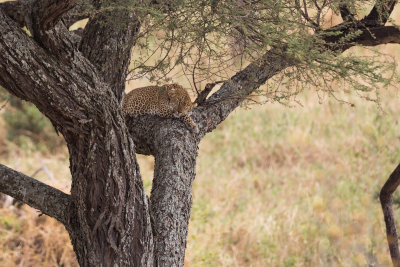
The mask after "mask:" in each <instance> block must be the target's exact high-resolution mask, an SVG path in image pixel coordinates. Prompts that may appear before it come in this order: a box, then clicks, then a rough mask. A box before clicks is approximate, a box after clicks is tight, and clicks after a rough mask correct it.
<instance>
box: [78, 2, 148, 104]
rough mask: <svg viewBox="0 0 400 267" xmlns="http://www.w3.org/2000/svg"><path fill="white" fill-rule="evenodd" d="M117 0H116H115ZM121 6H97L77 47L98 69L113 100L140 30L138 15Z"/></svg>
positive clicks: (119, 94) (121, 89)
mask: <svg viewBox="0 0 400 267" xmlns="http://www.w3.org/2000/svg"><path fill="white" fill-rule="evenodd" d="M117 2H118V1H117ZM117 4H119V5H121V6H115V5H116V4H115V5H114V6H105V7H100V8H99V10H98V12H97V13H96V15H95V16H94V17H93V18H92V19H90V20H89V22H88V24H87V25H86V27H85V30H84V33H83V38H82V42H81V46H80V50H81V51H82V53H83V55H84V56H85V57H86V58H88V59H89V60H90V61H91V62H92V63H93V64H94V65H95V66H96V67H97V69H98V71H99V73H100V74H101V75H102V77H104V81H107V82H108V83H109V84H110V86H111V88H112V89H113V92H114V94H115V96H116V97H117V99H118V100H119V101H121V100H122V96H123V94H124V91H125V82H126V77H127V74H128V66H129V62H130V57H131V51H132V47H133V46H134V45H135V42H136V37H137V34H138V33H139V29H140V20H139V18H138V17H137V16H136V15H135V14H134V13H133V12H132V11H130V10H129V1H128V4H127V3H125V2H124V3H119V2H118V3H117Z"/></svg>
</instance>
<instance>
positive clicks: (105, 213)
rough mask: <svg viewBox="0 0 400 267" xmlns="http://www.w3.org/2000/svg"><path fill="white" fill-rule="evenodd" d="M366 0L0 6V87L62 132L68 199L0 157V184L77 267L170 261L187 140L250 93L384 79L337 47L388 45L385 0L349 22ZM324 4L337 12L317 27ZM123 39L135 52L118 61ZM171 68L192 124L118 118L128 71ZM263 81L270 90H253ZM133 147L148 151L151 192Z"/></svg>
mask: <svg viewBox="0 0 400 267" xmlns="http://www.w3.org/2000/svg"><path fill="white" fill-rule="evenodd" d="M366 2H367V1H359V2H358V1H343V0H340V1H326V0H321V1H315V0H313V1H296V0H294V1H269V0H264V1H244V0H243V1H239V0H226V1H224V0H220V1H218V0H216V1H215V0H214V1H202V0H201V1H157V0H152V1H145V0H142V1H124V0H121V1H111V2H110V1H86V2H78V3H76V1H74V0H57V1H50V0H26V1H13V2H3V3H1V4H0V37H1V38H0V85H1V86H3V87H4V88H5V89H6V90H8V91H9V92H10V93H11V94H13V95H15V96H17V97H19V98H21V99H23V100H26V101H30V102H32V103H33V104H35V105H36V107H37V108H38V109H39V110H40V111H41V112H42V113H43V114H44V115H46V116H47V117H48V118H49V119H50V121H51V122H52V124H53V125H54V127H55V129H56V130H57V131H58V132H59V133H61V134H62V136H63V137H64V139H65V141H66V143H67V146H68V150H69V156H70V170H71V175H72V186H71V193H70V194H69V195H68V194H65V193H63V192H61V191H59V190H57V189H55V188H52V187H50V186H48V185H45V184H43V183H41V182H39V181H37V180H35V179H33V178H30V177H28V176H26V175H24V174H22V173H19V172H17V171H15V170H12V169H10V168H8V167H6V166H4V165H0V192H2V193H6V194H8V195H10V196H12V197H14V198H16V199H18V200H19V201H22V202H24V203H26V204H28V205H30V206H31V207H33V208H36V209H38V210H40V211H41V212H42V213H44V214H46V215H48V216H51V217H53V218H55V219H57V220H58V221H60V222H61V223H62V224H63V225H64V226H65V228H66V230H67V231H68V233H69V235H70V238H71V242H72V244H73V247H74V250H75V252H76V255H77V259H78V261H79V264H80V265H81V266H182V265H183V260H184V254H185V247H186V237H187V232H188V222H189V216H190V210H191V204H192V194H191V193H192V189H191V188H192V182H193V180H194V178H195V166H196V157H197V151H198V144H199V142H200V141H201V139H202V138H203V137H204V136H205V135H206V134H207V133H208V132H211V131H212V130H213V129H215V128H216V127H217V125H218V124H220V123H221V122H222V121H224V120H225V119H226V118H227V116H229V114H230V113H231V112H232V111H233V110H235V109H236V108H237V107H238V106H240V105H241V104H242V103H243V102H244V101H245V100H246V99H248V98H249V96H250V95H252V94H254V93H259V94H265V95H267V96H268V97H269V99H270V100H276V101H281V100H282V99H290V97H291V96H293V95H296V94H297V93H298V92H299V91H301V90H302V89H304V87H302V85H304V83H300V85H298V84H297V82H299V81H300V82H307V83H306V84H310V83H311V84H313V85H315V86H319V87H320V90H325V91H326V92H327V93H328V94H330V95H334V93H335V88H333V87H330V84H332V82H333V81H334V82H335V83H336V85H337V84H341V82H346V83H345V84H347V85H351V86H353V88H355V90H360V91H366V90H369V89H371V88H372V87H374V86H375V85H378V84H387V83H388V82H389V81H388V80H387V79H386V78H385V70H386V69H387V68H386V67H387V66H388V65H386V64H381V63H379V64H377V63H376V61H375V58H372V59H371V60H368V59H365V58H359V57H356V56H354V55H351V54H346V55H343V54H342V52H344V51H345V50H347V49H349V48H350V47H352V46H356V45H362V46H376V45H379V44H386V43H400V31H399V30H398V29H397V27H395V26H386V25H385V24H386V23H387V21H388V19H389V16H390V14H391V12H392V11H393V8H394V6H395V4H396V2H397V1H388V0H386V1H385V0H382V1H375V2H374V3H372V6H371V7H372V9H371V7H370V12H369V13H368V14H367V15H366V16H364V17H360V15H359V14H358V13H359V12H357V11H359V10H361V9H367V8H368V7H365V6H364V5H365V4H366ZM367 4H368V3H367ZM329 11H333V12H336V13H337V14H340V16H341V17H342V20H343V21H342V22H341V23H339V24H337V25H330V26H329V25H328V24H326V22H325V19H326V17H327V16H328V15H327V12H329ZM82 18H89V21H88V23H87V25H86V26H85V28H84V30H81V31H70V30H69V26H70V25H72V24H73V23H74V22H76V21H77V20H79V19H82ZM24 27H26V28H25V31H24V30H23V29H22V28H24ZM27 32H28V33H29V34H27ZM155 33H157V34H155ZM150 36H152V37H153V38H159V40H161V41H160V42H159V46H158V48H157V49H160V51H164V52H161V54H162V53H164V54H163V56H162V57H161V56H160V58H161V59H157V60H155V61H154V62H153V63H154V64H153V65H150V64H147V63H146V62H148V61H147V59H146V57H147V56H148V55H149V54H154V53H153V52H154V50H156V49H153V50H152V48H151V46H150V45H149V44H150V42H149V37H150ZM135 44H136V45H137V47H138V49H139V50H140V51H141V53H138V55H141V56H137V58H133V59H131V51H132V48H133V47H134V46H135ZM228 48H229V49H228ZM143 51H144V53H142V52H143ZM152 51H153V52H152ZM237 62H239V63H237ZM243 64H247V66H246V67H242V65H243ZM232 66H233V67H232ZM227 67H232V68H231V70H229V71H226V68H227ZM176 68H181V69H182V70H183V71H184V72H186V71H190V74H191V76H192V78H193V81H192V82H193V87H194V88H195V89H196V92H197V93H198V98H197V100H196V102H197V104H198V105H197V107H196V108H194V109H193V110H192V113H191V116H192V118H193V120H194V121H195V122H196V124H197V125H198V129H199V131H198V132H193V131H190V129H188V128H187V126H186V125H185V124H184V123H183V122H181V121H180V120H176V119H162V118H159V117H157V116H151V115H145V116H141V117H138V118H123V117H122V113H121V105H120V103H121V100H122V98H123V94H124V89H125V82H126V80H127V78H128V75H130V76H129V77H133V78H134V77H136V76H140V75H149V77H150V78H152V79H160V78H168V73H170V72H171V71H172V70H173V69H176ZM232 71H235V72H236V73H234V75H232V76H229V75H231V74H230V73H232ZM282 73H283V74H284V75H280V76H279V74H282ZM322 73H323V74H324V75H321V74H322ZM277 75H278V76H277ZM221 77H223V78H221ZM274 77H279V79H278V80H275V83H274V86H275V87H274V88H275V89H274V90H272V91H267V92H265V91H264V92H260V91H258V89H259V87H260V86H261V85H264V84H265V83H266V82H267V81H271V80H272V78H274ZM206 79H207V80H211V81H212V82H211V83H209V84H207V86H205V89H204V90H200V89H198V87H199V84H201V83H200V81H203V80H206ZM221 79H222V80H223V82H222V86H221V87H220V88H219V89H218V90H217V91H216V92H215V93H213V94H212V95H211V96H210V97H208V98H207V96H208V94H209V93H210V91H211V89H212V88H213V85H215V83H217V82H218V80H221ZM291 82H294V84H293V83H291ZM281 83H285V84H287V85H293V86H291V87H290V86H286V87H284V88H286V89H284V90H282V89H279V88H282V87H279V86H278V85H279V84H281ZM135 153H141V154H146V155H153V156H154V157H155V167H154V178H153V185H152V190H151V196H150V198H148V197H147V196H146V194H145V191H144V188H143V183H142V179H141V176H140V171H139V167H138V163H137V160H136V156H135ZM392 255H394V254H392ZM393 257H394V262H395V264H396V261H395V260H396V255H395V256H393Z"/></svg>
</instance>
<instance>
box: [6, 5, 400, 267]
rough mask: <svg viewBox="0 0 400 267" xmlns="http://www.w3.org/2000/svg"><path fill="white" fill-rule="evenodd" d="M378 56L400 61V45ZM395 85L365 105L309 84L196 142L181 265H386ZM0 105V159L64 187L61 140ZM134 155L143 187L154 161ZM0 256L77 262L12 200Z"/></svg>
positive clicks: (45, 225) (25, 108) (347, 93)
mask: <svg viewBox="0 0 400 267" xmlns="http://www.w3.org/2000/svg"><path fill="white" fill-rule="evenodd" d="M394 13H396V12H394ZM333 23H334V22H333ZM378 49H379V51H380V52H382V53H386V54H388V55H391V56H393V57H394V58H395V62H398V61H399V59H400V57H399V55H400V47H399V46H396V45H385V46H380V47H379V48H378ZM135 53H139V52H138V51H136V52H135ZM347 53H358V54H365V55H367V54H368V53H369V50H363V49H360V48H352V49H351V50H350V51H348V52H347ZM135 55H137V54H135ZM133 67H134V66H132V68H133ZM172 74H174V75H176V73H173V72H172ZM150 78H151V77H150ZM173 80H174V82H178V83H181V84H183V85H184V86H186V87H188V88H189V87H191V86H192V85H191V82H190V78H188V77H187V76H185V75H177V76H175V77H173ZM205 82H206V81H203V83H205ZM148 84H150V82H149V80H148V79H146V77H143V78H142V79H140V80H135V81H130V82H128V83H127V91H129V90H131V89H133V88H136V87H140V86H144V85H148ZM203 85H204V84H203ZM310 86H311V85H310ZM331 86H333V87H335V86H336V87H340V85H338V84H332V85H331ZM269 88H270V87H268V86H264V87H263V88H262V90H263V91H264V92H268V90H269ZM397 88H398V84H397V83H395V84H394V86H392V87H390V88H376V93H377V95H378V96H379V101H378V102H374V101H372V102H371V101H366V100H365V99H363V98H360V95H358V94H355V93H352V91H351V88H338V89H340V91H341V93H338V94H337V96H338V98H340V99H341V101H338V100H337V99H334V98H332V97H329V94H324V93H323V92H320V91H319V88H317V87H310V88H309V89H310V90H307V91H306V92H303V93H302V94H300V95H298V96H296V97H294V98H293V99H291V103H289V104H287V105H280V104H278V103H275V102H273V103H270V102H268V103H266V104H265V105H253V106H246V107H243V108H241V109H238V110H237V111H235V112H234V113H233V114H232V115H231V116H230V117H229V118H228V119H227V120H226V121H224V122H223V123H222V124H221V125H220V126H219V127H218V128H217V129H216V130H214V131H213V132H212V133H210V134H208V135H207V137H206V138H205V139H204V140H203V142H202V143H201V144H200V151H199V158H198V160H197V176H196V180H195V181H194V188H193V209H192V214H191V221H190V225H189V237H188V243H187V252H186V258H185V266H210V267H211V266H255V267H256V266H257V267H258V266H285V267H291V266H389V265H390V256H389V251H388V248H387V242H386V235H385V228H384V227H385V226H384V221H383V216H382V213H381V208H380V204H379V201H378V198H377V194H378V192H379V190H380V188H381V186H382V185H383V184H384V182H385V181H386V179H387V177H388V176H389V174H390V173H391V172H392V170H393V169H394V168H395V166H396V165H397V164H398V163H399V159H400V125H399V122H400V119H399V116H398V114H399V113H400V105H399V101H400V99H399V92H398V90H397ZM288 90H289V92H290V90H291V89H288ZM315 91H317V93H315ZM193 98H194V96H193V97H192V99H193ZM0 99H1V100H0V107H1V106H4V107H3V108H2V109H1V110H0V162H2V163H3V164H5V165H8V166H10V167H12V168H14V169H17V170H19V171H21V172H23V173H26V174H28V175H31V176H34V177H35V178H37V179H39V180H41V181H43V182H46V183H48V184H50V185H52V186H54V187H57V188H59V189H60V190H63V191H64V192H69V190H70V188H69V186H70V179H71V177H70V173H69V162H68V151H67V149H66V147H65V145H64V143H63V140H62V137H59V136H57V134H56V133H55V131H54V129H53V127H52V125H51V123H50V122H49V121H48V120H47V119H46V118H45V117H44V116H43V115H41V113H40V112H39V111H38V110H37V109H36V108H35V107H34V106H32V105H31V104H29V103H26V102H23V101H20V100H17V99H15V98H13V97H12V96H10V95H8V94H7V93H6V92H5V91H4V90H1V89H0ZM255 99H256V100H260V102H265V101H266V100H265V99H262V98H261V96H260V99H258V98H255ZM249 108H250V109H249ZM138 157H139V163H140V168H141V172H142V176H143V179H144V182H145V186H146V190H147V192H150V188H151V181H152V176H153V168H154V161H153V158H152V157H145V156H140V155H139V156H138ZM396 197H397V199H399V195H398V194H397V196H396ZM395 213H396V217H397V218H400V209H399V208H398V207H396V210H395ZM0 250H1V251H0V266H65V267H66V266H78V265H77V263H76V259H75V255H74V253H73V251H72V247H71V244H70V241H69V237H68V234H67V233H66V231H65V229H64V227H63V226H62V225H61V224H59V223H57V222H56V221H55V220H53V219H51V218H48V217H46V216H40V214H39V213H38V212H37V211H35V210H33V209H31V208H29V207H27V206H22V208H17V207H16V206H13V205H10V200H9V199H7V198H3V200H2V201H1V202H0Z"/></svg>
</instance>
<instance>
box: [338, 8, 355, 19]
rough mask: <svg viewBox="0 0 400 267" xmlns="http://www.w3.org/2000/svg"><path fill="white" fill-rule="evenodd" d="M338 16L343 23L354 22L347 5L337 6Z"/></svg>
mask: <svg viewBox="0 0 400 267" xmlns="http://www.w3.org/2000/svg"><path fill="white" fill-rule="evenodd" d="M339 11H340V16H341V17H342V19H343V21H349V22H350V21H354V20H355V17H354V14H353V13H352V12H351V11H350V9H349V7H348V5H347V3H342V4H340V5H339Z"/></svg>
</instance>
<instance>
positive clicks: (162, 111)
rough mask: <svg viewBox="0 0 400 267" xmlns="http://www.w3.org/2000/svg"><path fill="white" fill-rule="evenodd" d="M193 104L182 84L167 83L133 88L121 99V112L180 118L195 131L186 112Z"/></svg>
mask: <svg viewBox="0 0 400 267" xmlns="http://www.w3.org/2000/svg"><path fill="white" fill-rule="evenodd" d="M193 106H194V104H193V103H192V101H191V100H190V97H189V94H188V93H187V91H186V90H185V89H184V88H183V87H182V86H180V85H179V84H167V85H163V86H147V87H141V88H136V89H133V90H132V91H130V92H129V93H128V94H127V95H126V96H125V98H124V100H123V101H122V112H123V114H124V115H125V116H126V115H128V116H132V117H135V116H139V115H144V114H152V115H158V116H160V117H164V118H182V119H183V121H184V122H185V123H186V124H187V125H188V126H190V128H191V129H193V130H194V131H195V132H197V131H198V129H197V125H196V124H195V123H194V121H193V120H192V118H191V117H190V116H189V114H188V113H189V112H190V111H191V109H192V107H193Z"/></svg>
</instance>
